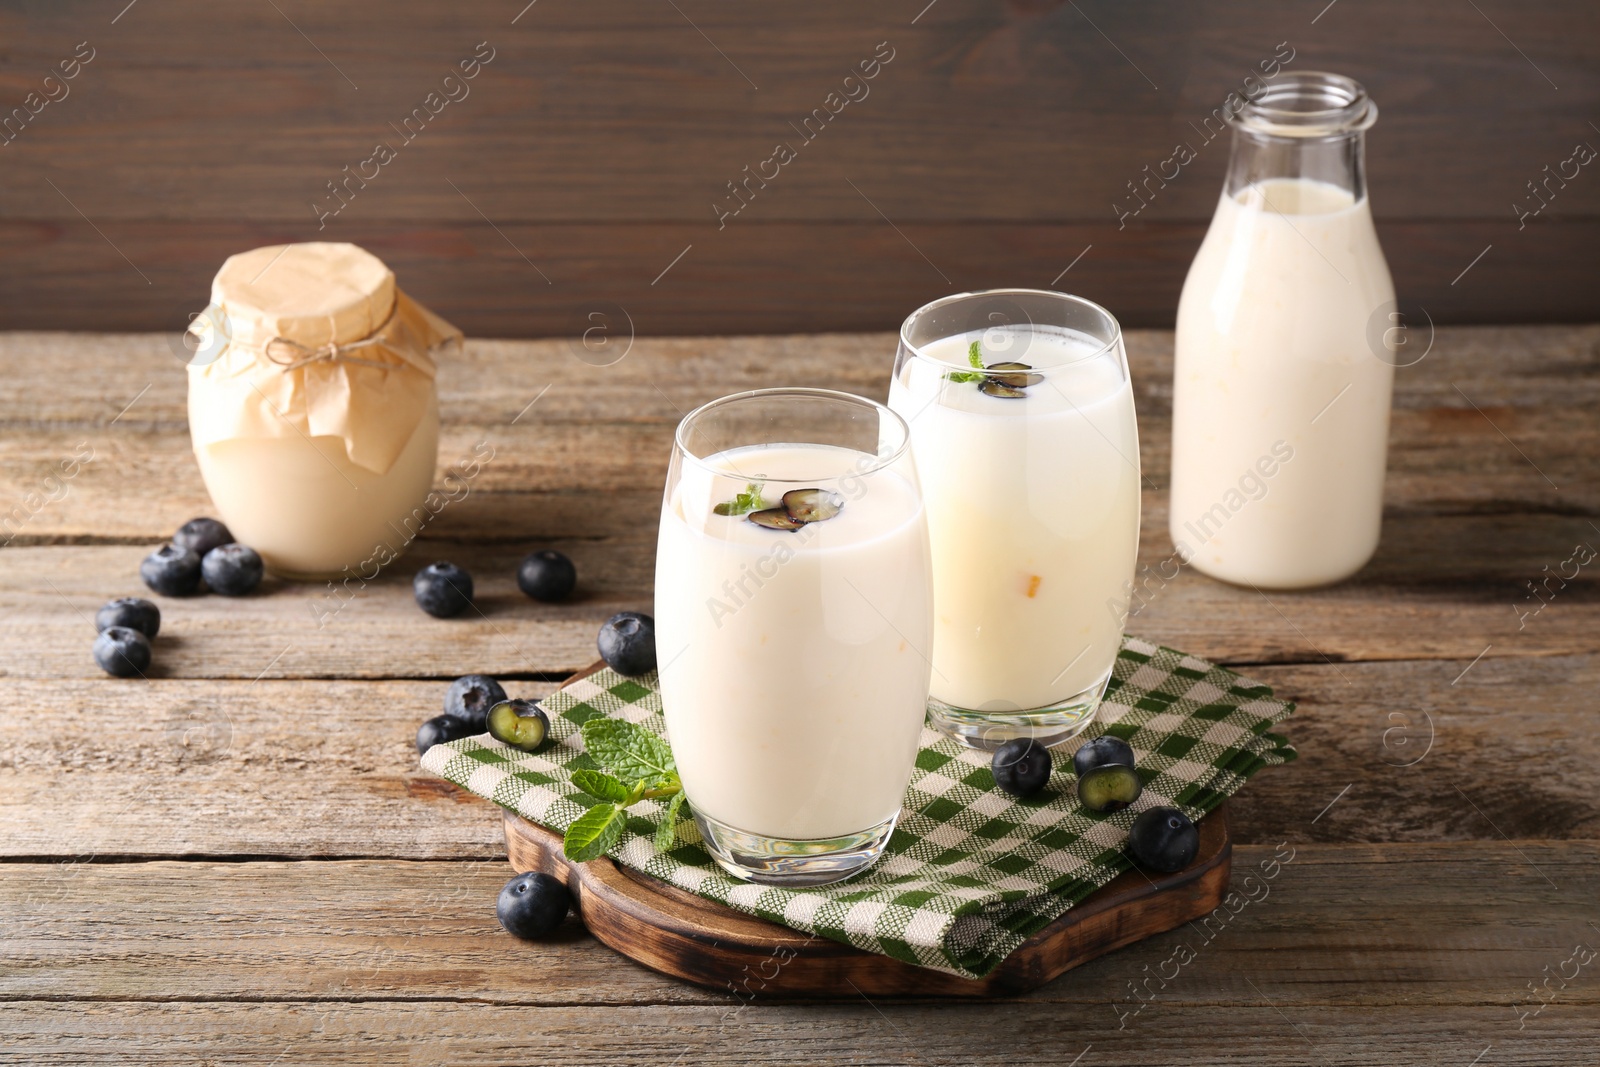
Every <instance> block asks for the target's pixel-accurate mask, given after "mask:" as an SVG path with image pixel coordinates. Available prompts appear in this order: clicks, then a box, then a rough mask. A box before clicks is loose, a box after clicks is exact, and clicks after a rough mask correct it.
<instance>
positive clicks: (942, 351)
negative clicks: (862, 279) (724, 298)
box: [889, 289, 1139, 748]
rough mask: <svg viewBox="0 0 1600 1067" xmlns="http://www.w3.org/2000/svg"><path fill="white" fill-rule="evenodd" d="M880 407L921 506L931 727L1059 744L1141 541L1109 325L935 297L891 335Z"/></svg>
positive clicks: (1083, 698)
mask: <svg viewBox="0 0 1600 1067" xmlns="http://www.w3.org/2000/svg"><path fill="white" fill-rule="evenodd" d="M889 406H890V407H891V408H893V409H894V410H895V411H897V412H899V413H900V415H901V416H902V417H903V418H904V419H905V420H906V423H907V424H908V425H909V426H910V428H911V442H912V451H913V453H914V454H915V456H916V461H917V472H918V475H919V477H920V478H921V479H922V486H923V493H924V496H925V499H926V500H927V508H928V536H929V541H930V544H931V546H932V550H933V587H934V638H933V677H932V680H931V695H930V698H929V701H928V716H929V720H930V722H931V723H932V724H933V725H934V726H935V727H936V728H938V729H939V730H941V731H943V732H944V733H946V734H948V735H950V736H951V737H954V738H956V739H957V740H958V741H961V742H963V743H964V744H967V745H971V746H974V747H979V748H997V747H999V746H1000V745H1002V744H1004V743H1005V742H1006V741H1009V740H1012V739H1014V738H1018V737H1033V738H1035V739H1037V740H1038V741H1039V742H1040V743H1041V744H1044V745H1055V744H1060V743H1061V742H1063V741H1066V740H1068V739H1069V738H1071V737H1073V736H1075V735H1076V734H1078V733H1079V732H1081V731H1082V730H1083V729H1084V728H1085V727H1086V726H1087V725H1088V724H1089V722H1090V721H1091V720H1092V719H1093V717H1094V713H1095V709H1096V708H1097V707H1098V706H1099V703H1100V699H1101V697H1102V696H1103V695H1104V693H1105V688H1106V683H1107V682H1108V681H1109V680H1110V677H1111V667H1112V664H1113V663H1114V662H1115V661H1116V657H1117V652H1118V650H1119V649H1120V647H1121V641H1122V627H1123V622H1124V620H1125V618H1126V614H1127V606H1128V596H1129V590H1130V589H1131V578H1132V575H1133V569H1134V562H1135V557H1136V555H1137V551H1138V543H1139V435H1138V428H1137V426H1136V424H1135V421H1134V407H1133V390H1132V386H1131V384H1130V381H1129V377H1128V363H1127V358H1126V355H1125V353H1124V351H1123V346H1122V330H1121V328H1120V327H1119V326H1118V324H1117V320H1116V319H1115V318H1113V317H1112V315H1111V313H1110V312H1108V311H1106V310H1105V309H1104V308H1102V307H1100V306H1099V305H1097V304H1093V303H1091V302H1089V301H1087V300H1083V299H1080V298H1078V297H1074V296H1067V295H1065V294H1062V293H1053V292H1045V291H1041V290H1030V289H1006V290H990V291H987V292H978V293H963V294H960V295H957V296H950V297H946V298H944V299H943V300H936V301H934V302H933V303H931V304H928V305H927V306H926V307H923V308H921V309H919V310H918V311H916V312H914V313H913V314H912V315H911V317H910V318H908V319H906V321H905V324H904V325H903V326H902V327H901V330H900V346H899V351H898V354H897V356H896V359H895V369H894V377H893V380H892V381H891V382H890V386H889Z"/></svg>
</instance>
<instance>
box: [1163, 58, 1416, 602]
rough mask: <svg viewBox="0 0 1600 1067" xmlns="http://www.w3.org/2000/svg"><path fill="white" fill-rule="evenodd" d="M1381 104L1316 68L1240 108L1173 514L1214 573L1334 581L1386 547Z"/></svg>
mask: <svg viewBox="0 0 1600 1067" xmlns="http://www.w3.org/2000/svg"><path fill="white" fill-rule="evenodd" d="M1377 116H1378V109H1377V107H1376V106H1375V105H1374V104H1373V103H1372V101H1371V100H1369V99H1368V98H1367V93H1366V90H1365V89H1363V88H1362V87H1361V86H1360V85H1359V84H1358V83H1356V82H1354V81H1352V80H1351V79H1349V78H1346V77H1343V76H1340V75H1337V74H1324V73H1317V72H1302V73H1299V74H1284V75H1282V76H1280V78H1279V79H1277V80H1275V81H1274V82H1272V83H1271V84H1270V86H1269V87H1268V88H1267V89H1266V91H1265V92H1263V93H1261V94H1260V95H1258V96H1257V97H1256V98H1255V99H1254V100H1253V101H1251V102H1249V103H1247V104H1246V105H1245V107H1244V108H1243V110H1242V111H1240V112H1239V114H1238V116H1237V118H1236V119H1235V121H1234V124H1233V129H1234V133H1233V155H1232V159H1231V162H1230V164H1229V168H1228V178H1227V183H1226V185H1225V186H1224V187H1223V191H1222V199H1221V202H1220V203H1219V204H1218V205H1217V213H1216V216H1215V217H1214V218H1213V219H1212V222H1211V228H1210V230H1209V231H1207V233H1206V237H1205V241H1204V242H1203V243H1202V244H1201V246H1200V251H1199V253H1198V254H1197V255H1196V256H1195V260H1194V264H1193V265H1192V266H1191V267H1190V268H1189V276H1188V279H1187V280H1186V281H1185V282H1184V286H1183V296H1182V298H1181V299H1180V300H1179V302H1178V329H1177V341H1176V352H1175V357H1174V369H1173V412H1172V497H1171V512H1170V515H1169V519H1168V522H1169V526H1170V530H1171V533H1172V539H1173V542H1174V544H1175V545H1176V546H1177V549H1178V551H1179V553H1180V555H1181V556H1182V557H1183V558H1184V560H1185V561H1186V562H1188V563H1191V564H1192V565H1193V566H1195V567H1196V568H1197V569H1199V570H1201V571H1203V572H1205V573H1206V574H1209V575H1211V576H1213V577H1216V578H1221V579H1223V580H1225V581H1230V582H1237V583H1240V584H1243V585H1254V586H1265V587H1268V588H1279V589H1293V588H1303V587H1308V586H1316V585H1325V584H1328V583H1331V582H1337V581H1340V580H1341V579H1344V578H1347V577H1349V576H1350V575H1352V574H1354V573H1355V572H1356V571H1358V570H1360V569H1361V567H1362V566H1363V565H1364V564H1365V563H1366V562H1367V560H1369V559H1370V558H1371V557H1372V553H1373V552H1374V551H1375V550H1376V549H1377V546H1378V528H1379V524H1380V521H1381V518H1382V513H1383V475H1384V463H1385V453H1386V450H1387V445H1388V433H1389V394H1390V388H1391V386H1392V384H1393V379H1394V363H1393V360H1394V355H1393V344H1392V340H1391V337H1392V331H1390V330H1389V328H1388V327H1389V326H1390V325H1391V322H1390V319H1391V318H1392V313H1393V311H1394V307H1395V304H1394V284H1393V282H1392V281H1391V280H1390V277H1389V268H1388V265H1387V264H1386V263H1385V262H1384V258H1383V250H1382V249H1381V248H1379V247H1378V236H1377V233H1376V232H1375V230H1374V229H1373V225H1372V213H1371V210H1370V209H1369V207H1368V205H1367V189H1366V177H1365V173H1364V165H1363V152H1364V148H1365V144H1364V142H1365V132H1366V130H1367V129H1368V128H1369V127H1370V126H1371V125H1372V124H1373V122H1375V121H1376V120H1377Z"/></svg>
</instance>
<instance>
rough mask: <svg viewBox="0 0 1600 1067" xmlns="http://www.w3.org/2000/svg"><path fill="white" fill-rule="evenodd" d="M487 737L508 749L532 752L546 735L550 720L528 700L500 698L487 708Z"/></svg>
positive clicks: (548, 731) (539, 708)
mask: <svg viewBox="0 0 1600 1067" xmlns="http://www.w3.org/2000/svg"><path fill="white" fill-rule="evenodd" d="M489 736H490V737H492V738H494V739H495V740H496V741H499V742H501V743H502V744H507V745H510V746H511V747H512V748H520V749H521V750H522V751H524V752H534V751H537V750H538V748H539V746H541V745H543V744H544V742H545V738H547V737H549V736H550V719H549V716H547V715H545V713H544V709H543V708H541V707H540V706H539V705H538V704H536V703H534V702H533V701H531V700H502V701H501V702H500V703H498V704H496V705H495V706H494V707H492V708H490V709H489Z"/></svg>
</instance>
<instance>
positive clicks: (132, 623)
mask: <svg viewBox="0 0 1600 1067" xmlns="http://www.w3.org/2000/svg"><path fill="white" fill-rule="evenodd" d="M113 626H126V627H127V628H128V629H130V630H138V631H139V632H140V633H142V634H144V635H145V636H146V637H148V638H150V639H151V640H154V639H155V636H156V634H157V633H158V632H159V631H160V630H161V609H160V608H158V607H156V606H155V605H154V604H152V603H150V601H148V600H146V599H145V598H144V597H138V596H125V597H118V598H117V599H116V600H108V601H106V604H105V606H104V607H102V608H101V609H100V610H99V611H97V612H95V613H94V628H95V632H96V633H104V632H105V631H107V630H109V629H111V627H113Z"/></svg>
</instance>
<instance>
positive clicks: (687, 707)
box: [655, 389, 933, 885]
mask: <svg viewBox="0 0 1600 1067" xmlns="http://www.w3.org/2000/svg"><path fill="white" fill-rule="evenodd" d="M931 582H932V578H931V572H930V566H929V556H928V524H927V517H926V513H925V510H924V506H923V500H922V491H921V488H920V487H919V485H918V481H917V474H916V468H915V466H914V464H913V462H912V459H911V453H910V445H909V432H908V430H907V428H906V424H905V422H904V421H903V420H902V419H901V418H900V417H899V416H898V415H896V414H895V413H894V412H892V411H890V410H889V409H888V408H886V407H884V406H883V405H882V404H877V403H874V402H873V401H870V400H865V399H863V398H861V397H857V396H852V395H850V394H848V393H839V392H833V391H830V390H824V389H762V390H756V391H754V392H748V393H740V394H737V395H735V396H730V397H725V398H723V399H721V400H716V401H713V402H712V403H710V404H707V405H705V406H704V407H701V408H698V409H697V410H695V411H693V412H691V413H690V414H689V415H688V416H687V417H685V418H684V420H683V422H682V423H680V424H679V426H678V431H677V435H676V438H675V441H674V445H673V452H672V462H671V466H670V469H669V471H668V475H667V486H666V494H665V498H664V500H663V502H662V512H661V528H660V534H659V541H658V545H657V551H656V590H655V598H656V599H655V618H656V645H657V659H658V662H659V663H660V665H661V666H660V668H659V670H660V684H661V700H662V705H663V709H664V711H665V715H666V722H667V734H668V740H669V741H670V743H671V745H672V751H673V755H674V757H675V758H676V760H677V764H678V771H679V774H680V776H681V777H682V779H683V786H684V792H685V794H686V795H687V797H688V800H689V805H690V808H691V809H692V811H693V814H694V819H695V822H696V823H697V824H698V826H699V829H700V833H701V836H702V837H703V838H704V840H705V843H706V847H707V849H708V850H709V851H710V853H711V854H712V856H713V857H714V858H715V859H716V860H717V862H718V863H719V864H721V865H722V867H723V868H724V869H726V870H727V871H729V872H730V873H732V874H734V875H735V876H737V877H739V878H744V879H748V880H751V881H756V882H765V883H772V884H781V885H817V884H822V883H825V882H833V881H838V880H840V879H843V878H848V877H850V876H851V875H853V874H855V873H857V872H859V871H861V870H863V869H865V868H866V867H867V866H869V865H870V864H871V863H872V862H873V861H874V860H876V859H877V858H878V856H879V855H880V854H881V853H882V851H883V848H884V846H885V845H886V844H887V843H888V840H889V835H890V834H891V833H892V832H893V830H894V826H895V821H896V819H898V817H899V814H900V805H901V800H902V798H903V796H904V794H905V790H906V785H907V783H908V782H909V781H910V778H911V771H912V766H913V763H914V762H915V760H916V755H917V748H918V740H919V737H920V734H921V730H922V724H923V715H924V707H925V705H926V703H927V699H928V676H929V671H930V661H929V658H928V657H929V651H928V650H929V646H930V643H931V638H932V634H931V628H932V619H933V609H932V602H931V601H932V594H931Z"/></svg>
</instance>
